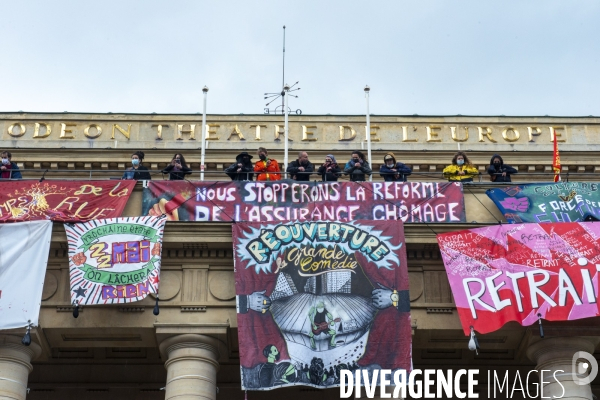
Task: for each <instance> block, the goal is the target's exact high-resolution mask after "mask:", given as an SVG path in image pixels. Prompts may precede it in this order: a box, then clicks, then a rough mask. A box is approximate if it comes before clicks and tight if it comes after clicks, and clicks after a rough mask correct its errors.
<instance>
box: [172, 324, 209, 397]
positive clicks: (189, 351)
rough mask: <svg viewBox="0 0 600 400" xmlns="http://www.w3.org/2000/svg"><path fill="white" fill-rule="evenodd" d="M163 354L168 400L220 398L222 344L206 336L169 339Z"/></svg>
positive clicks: (181, 336)
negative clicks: (218, 394)
mask: <svg viewBox="0 0 600 400" xmlns="http://www.w3.org/2000/svg"><path fill="white" fill-rule="evenodd" d="M160 351H161V354H165V355H166V356H167V361H166V362H165V367H166V368H167V386H166V389H165V391H166V393H165V400H169V399H177V400H198V399H208V400H216V398H217V371H218V370H219V352H218V341H217V340H216V339H214V338H211V337H209V336H204V335H196V334H183V335H177V336H172V337H170V338H168V339H165V340H164V341H163V342H162V343H161V344H160Z"/></svg>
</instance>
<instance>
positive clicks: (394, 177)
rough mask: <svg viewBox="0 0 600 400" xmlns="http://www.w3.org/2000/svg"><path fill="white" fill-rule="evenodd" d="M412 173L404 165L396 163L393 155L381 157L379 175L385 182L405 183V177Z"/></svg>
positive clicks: (388, 154)
mask: <svg viewBox="0 0 600 400" xmlns="http://www.w3.org/2000/svg"><path fill="white" fill-rule="evenodd" d="M411 173H412V169H411V168H410V167H409V166H407V165H406V164H404V163H401V162H399V161H396V156H394V153H392V152H390V153H386V155H385V156H384V157H383V165H382V166H381V167H379V175H381V177H382V178H383V180H384V181H386V182H406V177H407V176H408V175H410V174H411Z"/></svg>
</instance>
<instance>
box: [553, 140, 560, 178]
mask: <svg viewBox="0 0 600 400" xmlns="http://www.w3.org/2000/svg"><path fill="white" fill-rule="evenodd" d="M552 169H553V170H554V182H558V181H560V154H558V143H557V142H556V131H554V154H553V157H552Z"/></svg>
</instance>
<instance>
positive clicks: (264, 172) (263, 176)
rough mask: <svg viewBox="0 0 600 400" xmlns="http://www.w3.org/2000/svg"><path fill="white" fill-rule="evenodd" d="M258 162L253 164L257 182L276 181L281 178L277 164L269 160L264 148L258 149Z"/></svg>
mask: <svg viewBox="0 0 600 400" xmlns="http://www.w3.org/2000/svg"><path fill="white" fill-rule="evenodd" d="M258 158H260V160H259V161H257V162H256V164H254V172H255V173H256V180H257V181H278V180H279V179H280V178H281V174H280V169H279V164H278V163H277V161H275V160H273V159H270V158H269V152H268V151H267V149H265V148H264V147H259V148H258Z"/></svg>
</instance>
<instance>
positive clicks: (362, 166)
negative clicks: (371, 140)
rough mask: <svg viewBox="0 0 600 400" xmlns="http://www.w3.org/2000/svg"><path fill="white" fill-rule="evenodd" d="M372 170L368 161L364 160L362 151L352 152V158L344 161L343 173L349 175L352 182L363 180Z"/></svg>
mask: <svg viewBox="0 0 600 400" xmlns="http://www.w3.org/2000/svg"><path fill="white" fill-rule="evenodd" d="M372 172H373V171H372V170H371V166H370V165H369V161H368V160H365V155H364V154H363V153H362V151H358V150H357V151H354V152H352V158H351V159H350V161H348V162H347V163H346V167H345V168H344V173H345V174H347V175H349V176H350V180H351V181H352V182H364V181H365V176H366V175H371V173H372Z"/></svg>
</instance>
